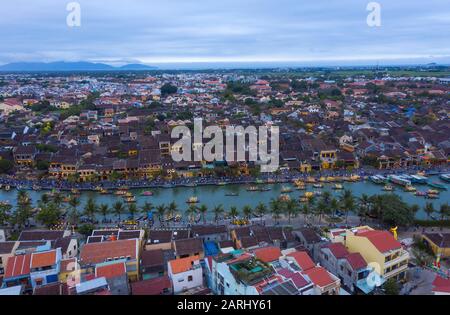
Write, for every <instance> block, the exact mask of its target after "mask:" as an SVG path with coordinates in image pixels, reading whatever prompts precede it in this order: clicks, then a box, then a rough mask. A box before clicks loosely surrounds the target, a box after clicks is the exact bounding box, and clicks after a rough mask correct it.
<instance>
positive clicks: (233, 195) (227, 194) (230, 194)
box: [225, 192, 239, 197]
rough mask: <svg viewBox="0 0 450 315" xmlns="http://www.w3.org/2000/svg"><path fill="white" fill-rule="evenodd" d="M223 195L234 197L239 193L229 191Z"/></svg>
mask: <svg viewBox="0 0 450 315" xmlns="http://www.w3.org/2000/svg"><path fill="white" fill-rule="evenodd" d="M225 196H228V197H235V196H239V194H238V193H233V192H231V193H226V194H225Z"/></svg>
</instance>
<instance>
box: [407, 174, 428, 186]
mask: <svg viewBox="0 0 450 315" xmlns="http://www.w3.org/2000/svg"><path fill="white" fill-rule="evenodd" d="M410 178H411V179H410V180H411V182H412V183H416V184H426V183H427V182H428V179H427V178H426V177H424V176H420V175H411V176H410Z"/></svg>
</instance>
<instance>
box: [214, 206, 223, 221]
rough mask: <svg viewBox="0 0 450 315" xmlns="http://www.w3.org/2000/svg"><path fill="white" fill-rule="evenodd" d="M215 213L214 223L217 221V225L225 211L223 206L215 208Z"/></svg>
mask: <svg viewBox="0 0 450 315" xmlns="http://www.w3.org/2000/svg"><path fill="white" fill-rule="evenodd" d="M213 212H214V221H216V223H217V222H218V221H219V217H220V216H221V215H222V213H223V212H224V210H223V206H222V205H221V204H220V205H217V206H215V207H214V208H213Z"/></svg>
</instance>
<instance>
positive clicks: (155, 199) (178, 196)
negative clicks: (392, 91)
mask: <svg viewBox="0 0 450 315" xmlns="http://www.w3.org/2000/svg"><path fill="white" fill-rule="evenodd" d="M429 180H430V181H435V182H439V183H443V182H442V181H440V180H439V178H438V177H437V176H430V177H429ZM342 185H343V186H344V188H346V189H350V190H352V192H353V194H354V195H355V196H357V197H359V196H361V194H363V193H365V194H367V195H369V196H370V195H374V194H380V193H386V192H384V191H383V190H382V188H383V185H376V184H373V183H372V182H370V181H361V182H355V183H348V182H346V183H342ZM266 186H268V187H270V188H271V190H270V191H265V192H251V191H247V190H246V189H247V187H248V186H247V185H226V186H214V185H209V186H197V187H176V188H155V189H151V191H152V192H153V196H141V195H140V194H141V192H143V191H144V190H147V189H133V190H131V191H132V192H133V193H134V195H135V196H136V201H137V206H142V205H143V204H144V203H145V202H151V203H152V204H153V205H154V206H158V205H160V204H166V205H167V204H168V203H170V202H172V201H175V202H176V203H177V205H178V209H179V211H180V212H184V211H185V210H186V209H187V208H188V204H187V203H186V201H187V199H188V198H189V197H191V196H196V197H198V199H199V203H198V204H197V205H201V204H204V205H206V206H207V207H208V209H209V210H211V209H212V208H213V207H214V206H216V205H219V204H222V205H223V207H224V209H225V211H228V210H229V209H230V207H232V206H236V207H237V208H238V209H239V210H241V209H242V208H243V207H244V206H245V205H249V206H251V207H255V206H256V205H257V204H258V203H260V202H262V203H265V204H266V205H268V203H269V202H270V200H271V199H272V198H278V197H279V196H280V194H281V189H282V187H283V186H291V187H292V188H294V185H293V184H269V185H266ZM415 186H416V187H417V190H420V191H426V190H428V189H430V188H431V187H429V186H427V185H415ZM446 186H447V187H448V186H449V185H448V184H446ZM332 187H333V184H324V188H322V189H315V188H313V187H312V185H310V184H307V190H306V191H317V190H321V191H330V192H331V193H332V195H333V196H336V197H337V196H339V194H341V193H342V191H341V190H333V189H332ZM394 187H395V192H394V193H396V194H398V195H400V196H401V197H402V199H403V200H404V201H405V202H407V203H408V204H417V205H419V207H420V210H419V212H418V213H417V218H418V219H425V218H426V214H425V213H424V211H423V206H424V205H425V203H426V202H432V203H433V204H434V207H435V209H436V210H437V209H439V206H440V205H441V204H444V203H448V202H449V201H450V192H449V191H448V190H447V191H441V193H440V196H439V199H425V198H424V197H418V196H415V195H414V193H410V192H404V191H403V189H402V188H401V187H399V186H394ZM28 192H29V194H30V196H31V198H32V202H33V204H34V205H36V203H37V201H38V200H39V199H40V197H41V195H42V194H43V193H44V191H28ZM304 192H305V191H300V190H295V189H294V190H293V192H291V193H290V194H289V195H290V197H291V198H298V197H299V196H301V195H303V194H304ZM64 193H66V194H67V192H64ZM227 193H237V194H238V196H226V194H227ZM16 195H17V191H16V190H11V191H4V190H1V191H0V201H7V202H9V203H11V204H13V205H15V202H16ZM89 197H94V198H95V200H96V202H97V204H101V203H106V204H108V205H110V206H111V205H112V204H113V203H114V202H116V201H121V200H122V198H121V197H119V196H115V195H113V194H109V195H101V194H98V193H96V192H92V191H84V192H82V193H81V195H80V202H81V203H80V206H79V207H78V208H79V209H80V210H81V209H83V207H84V204H85V203H86V200H87V199H88V198H89ZM209 217H211V216H209Z"/></svg>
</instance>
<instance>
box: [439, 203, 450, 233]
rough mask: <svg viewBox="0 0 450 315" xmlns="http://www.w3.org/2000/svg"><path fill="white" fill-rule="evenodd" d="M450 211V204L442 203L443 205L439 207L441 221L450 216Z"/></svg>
mask: <svg viewBox="0 0 450 315" xmlns="http://www.w3.org/2000/svg"><path fill="white" fill-rule="evenodd" d="M449 212H450V208H449V206H448V203H445V204H441V206H440V207H439V211H438V213H439V218H440V219H441V221H444V220H445V218H447V217H448V216H449ZM442 229H443V226H442V224H441V231H442Z"/></svg>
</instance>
